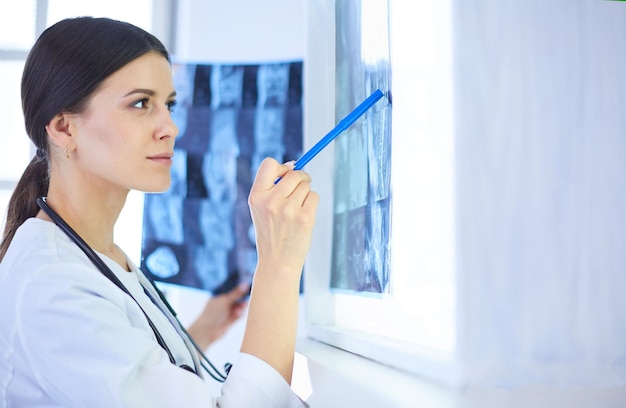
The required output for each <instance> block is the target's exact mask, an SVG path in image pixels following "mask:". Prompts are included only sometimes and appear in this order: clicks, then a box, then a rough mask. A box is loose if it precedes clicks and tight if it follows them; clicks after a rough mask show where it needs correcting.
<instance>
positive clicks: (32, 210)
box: [0, 156, 48, 262]
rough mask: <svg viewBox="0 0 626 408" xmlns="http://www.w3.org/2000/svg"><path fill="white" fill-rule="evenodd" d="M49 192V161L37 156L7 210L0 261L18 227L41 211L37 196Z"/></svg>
mask: <svg viewBox="0 0 626 408" xmlns="http://www.w3.org/2000/svg"><path fill="white" fill-rule="evenodd" d="M47 194H48V161H47V160H46V159H44V158H41V157H39V156H35V157H34V158H33V159H32V160H31V162H30V163H29V165H28V167H26V170H24V174H22V178H21V179H20V181H19V182H18V183H17V186H16V187H15V190H13V194H12V195H11V199H10V200H9V207H8V210H7V217H6V225H5V227H4V233H3V234H2V242H1V243H0V262H1V261H2V258H4V255H5V254H6V252H7V249H8V248H9V245H10V244H11V241H12V240H13V236H15V232H16V231H17V229H18V228H19V227H20V225H22V224H23V223H24V221H26V220H27V219H28V218H32V217H34V216H36V215H37V213H38V212H39V207H37V197H43V196H46V195H47Z"/></svg>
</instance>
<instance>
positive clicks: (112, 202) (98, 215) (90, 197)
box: [38, 179, 128, 269]
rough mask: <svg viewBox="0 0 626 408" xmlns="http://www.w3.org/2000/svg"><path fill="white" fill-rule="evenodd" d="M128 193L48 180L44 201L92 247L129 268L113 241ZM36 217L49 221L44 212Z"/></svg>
mask: <svg viewBox="0 0 626 408" xmlns="http://www.w3.org/2000/svg"><path fill="white" fill-rule="evenodd" d="M127 195H128V191H118V192H117V193H114V192H111V191H108V192H101V191H94V189H77V188H74V189H73V188H71V187H69V186H68V185H67V184H63V185H58V184H56V183H54V180H53V179H51V180H50V187H49V189H48V196H47V200H46V202H47V204H48V206H50V208H52V210H53V211H54V212H56V213H57V214H58V215H59V216H60V217H61V218H63V220H65V222H66V223H67V224H69V225H70V227H72V229H73V230H74V231H76V233H77V234H78V235H79V236H80V237H81V238H82V239H83V240H84V241H85V242H86V243H87V244H88V245H89V246H90V247H91V248H93V249H94V250H95V251H97V252H100V253H102V254H105V255H107V256H108V257H110V258H111V259H113V260H115V261H116V262H117V263H119V264H120V265H121V266H122V267H123V268H125V269H128V266H127V264H126V259H125V257H124V254H123V253H122V251H121V250H120V249H119V248H118V247H117V246H116V245H115V243H114V240H113V232H114V227H115V223H116V221H117V219H118V217H119V215H120V212H121V211H122V208H123V206H124V203H125V202H126V197H127ZM38 217H39V218H43V219H46V220H49V221H51V220H50V218H49V217H48V216H47V215H45V213H43V212H40V213H39V214H38Z"/></svg>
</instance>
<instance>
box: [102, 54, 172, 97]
mask: <svg viewBox="0 0 626 408" xmlns="http://www.w3.org/2000/svg"><path fill="white" fill-rule="evenodd" d="M133 89H149V90H151V91H154V92H155V93H156V94H161V93H163V94H165V95H164V96H165V97H167V96H169V95H170V94H171V93H172V92H173V91H174V85H173V80H172V68H171V66H170V63H169V61H168V60H167V59H166V58H165V57H163V56H162V55H161V54H158V53H156V52H149V53H147V54H144V55H142V56H140V57H138V58H136V59H134V60H133V61H131V62H129V63H128V64H126V65H125V66H123V67H122V68H120V69H119V70H117V71H116V72H114V73H113V74H111V75H110V76H109V77H108V78H106V79H105V80H104V81H103V82H102V84H101V86H100V87H99V89H98V91H97V93H99V92H105V93H106V92H115V93H117V92H124V90H126V91H127V92H129V91H131V90H133Z"/></svg>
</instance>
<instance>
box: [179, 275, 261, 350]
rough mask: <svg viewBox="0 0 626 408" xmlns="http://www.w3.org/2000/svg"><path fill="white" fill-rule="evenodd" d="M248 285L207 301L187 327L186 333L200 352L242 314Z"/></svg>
mask: <svg viewBox="0 0 626 408" xmlns="http://www.w3.org/2000/svg"><path fill="white" fill-rule="evenodd" d="M249 290H250V285H248V284H242V285H239V286H237V287H236V288H234V289H232V290H231V291H230V292H226V293H222V294H221V295H217V296H214V297H212V298H211V299H209V301H208V302H207V304H206V306H205V307H204V310H202V313H200V315H199V316H198V318H197V319H196V320H195V321H194V322H193V323H192V325H191V326H190V327H189V329H188V332H189V334H190V335H191V337H192V338H193V340H194V341H195V342H196V343H197V344H198V346H200V348H201V349H202V350H206V349H207V348H208V347H209V345H210V344H211V343H213V342H214V341H215V340H217V339H219V338H220V337H222V336H223V335H224V333H225V332H226V330H228V328H229V327H230V326H231V325H232V324H233V323H234V322H235V321H237V319H239V317H241V315H242V314H243V312H244V310H245V308H246V306H247V305H248V302H247V301H244V300H242V299H243V298H244V296H246V295H247V294H248V291H249Z"/></svg>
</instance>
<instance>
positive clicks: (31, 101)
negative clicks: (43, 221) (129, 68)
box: [0, 17, 170, 261]
mask: <svg viewBox="0 0 626 408" xmlns="http://www.w3.org/2000/svg"><path fill="white" fill-rule="evenodd" d="M148 52H157V53H159V54H161V55H163V56H164V57H165V58H166V59H167V60H168V61H169V60H170V58H169V54H168V52H167V50H166V49H165V47H164V46H163V44H162V43H161V42H160V41H159V40H158V39H157V38H156V37H155V36H153V35H152V34H150V33H148V32H146V31H144V30H142V29H141V28H139V27H136V26H134V25H132V24H128V23H125V22H122V21H117V20H111V19H108V18H92V17H78V18H70V19H66V20H62V21H59V22H58V23H56V24H54V25H52V26H50V27H49V28H48V29H46V30H45V31H44V32H43V33H42V34H41V36H40V37H39V38H38V39H37V41H36V42H35V45H34V46H33V48H32V49H31V50H30V53H29V54H28V58H27V59H26V64H25V66H24V72H23V74H22V110H23V112H24V123H25V125H26V132H27V133H28V137H29V138H30V139H31V140H32V141H33V143H34V144H35V147H36V148H37V154H36V155H35V157H34V158H33V159H32V160H31V162H30V164H29V165H28V167H27V168H26V170H25V171H24V174H22V177H21V179H20V180H19V182H18V183H17V186H16V187H15V190H14V191H13V195H12V196H11V199H10V200H9V207H8V211H7V216H6V226H5V229H4V233H3V235H2V242H1V243H0V261H1V260H2V258H3V257H4V255H5V254H6V251H7V249H8V247H9V244H10V243H11V240H12V239H13V236H14V235H15V231H16V230H17V229H18V228H19V226H20V225H22V223H24V221H26V219H28V218H31V217H34V216H36V215H37V212H38V211H39V208H38V207H37V203H36V199H37V197H41V196H45V195H46V194H47V193H48V185H49V177H48V176H49V160H48V137H47V134H46V129H45V128H46V125H47V124H48V123H49V122H50V120H51V119H52V118H53V117H54V116H55V115H57V114H58V113H60V112H70V113H80V112H82V111H83V110H84V108H85V107H86V105H87V102H88V101H89V98H90V97H91V95H92V94H93V92H94V91H95V90H96V89H97V88H98V86H99V85H100V84H101V83H102V81H104V80H105V79H106V78H107V77H108V76H110V75H111V74H113V73H114V72H116V71H117V70H119V69H120V68H122V67H123V66H125V65H126V64H128V63H129V62H131V61H133V60H135V59H136V58H138V57H141V56H142V55H144V54H146V53H148Z"/></svg>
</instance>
